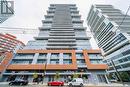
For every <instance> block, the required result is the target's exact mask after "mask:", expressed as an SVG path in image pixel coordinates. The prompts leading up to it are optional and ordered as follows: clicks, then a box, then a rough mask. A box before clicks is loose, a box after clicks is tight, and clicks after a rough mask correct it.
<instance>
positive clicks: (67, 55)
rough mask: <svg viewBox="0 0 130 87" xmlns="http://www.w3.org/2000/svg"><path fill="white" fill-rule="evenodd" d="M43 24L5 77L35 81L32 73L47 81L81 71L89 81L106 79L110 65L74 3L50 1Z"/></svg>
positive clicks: (16, 58)
mask: <svg viewBox="0 0 130 87" xmlns="http://www.w3.org/2000/svg"><path fill="white" fill-rule="evenodd" d="M42 23H43V26H42V27H40V28H39V30H40V32H39V35H38V36H37V37H34V38H35V40H34V41H29V42H28V44H27V45H26V46H25V48H24V49H23V50H18V51H17V54H16V55H15V56H14V57H13V59H12V61H11V62H10V64H9V66H8V67H7V69H6V71H5V72H3V80H4V81H6V80H14V79H16V78H24V79H28V80H29V81H30V82H31V81H33V79H34V78H33V75H36V74H37V75H38V78H42V76H44V81H45V82H47V81H52V80H54V79H55V75H56V73H58V74H59V75H60V80H62V81H65V80H68V79H70V78H72V77H73V75H74V74H79V75H80V77H82V78H83V77H85V78H86V81H88V82H95V81H96V82H106V81H107V79H106V73H105V69H107V65H106V64H104V63H103V62H102V56H101V53H100V50H93V49H92V48H91V45H90V43H89V39H90V37H88V36H87V35H86V30H85V29H86V28H85V27H83V25H82V24H83V21H82V20H80V15H79V11H78V10H77V7H76V5H75V4H51V5H50V7H49V10H48V11H47V15H45V20H43V21H42Z"/></svg>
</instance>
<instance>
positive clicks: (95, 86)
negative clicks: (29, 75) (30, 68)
mask: <svg viewBox="0 0 130 87" xmlns="http://www.w3.org/2000/svg"><path fill="white" fill-rule="evenodd" d="M8 83H9V82H0V84H3V85H4V84H8ZM29 85H33V86H36V85H37V86H39V87H46V86H47V83H43V84H41V83H39V84H37V83H29ZM66 86H67V83H65V87H66ZM84 86H85V87H130V83H124V85H123V84H121V83H110V84H105V83H98V84H84Z"/></svg>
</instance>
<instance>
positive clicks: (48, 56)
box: [47, 53, 51, 64]
mask: <svg viewBox="0 0 130 87" xmlns="http://www.w3.org/2000/svg"><path fill="white" fill-rule="evenodd" d="M50 59H51V53H48V54H47V64H50Z"/></svg>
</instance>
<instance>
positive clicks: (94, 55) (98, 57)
mask: <svg viewBox="0 0 130 87" xmlns="http://www.w3.org/2000/svg"><path fill="white" fill-rule="evenodd" d="M88 56H89V58H90V59H102V56H101V54H88Z"/></svg>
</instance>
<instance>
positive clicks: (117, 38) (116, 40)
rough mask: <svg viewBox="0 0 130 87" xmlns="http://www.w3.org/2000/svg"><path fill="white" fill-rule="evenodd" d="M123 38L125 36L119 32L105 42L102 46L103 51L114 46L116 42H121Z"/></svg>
mask: <svg viewBox="0 0 130 87" xmlns="http://www.w3.org/2000/svg"><path fill="white" fill-rule="evenodd" d="M125 39H126V37H125V36H124V35H123V34H121V33H120V34H119V35H117V36H116V37H115V38H114V39H112V40H111V42H110V43H108V44H106V45H105V46H104V47H103V49H104V51H105V52H106V51H108V50H110V49H111V48H112V47H114V46H116V45H117V44H119V43H120V42H122V41H123V40H125Z"/></svg>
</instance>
